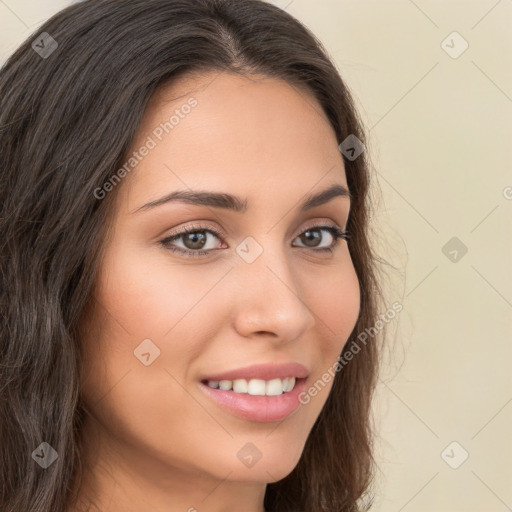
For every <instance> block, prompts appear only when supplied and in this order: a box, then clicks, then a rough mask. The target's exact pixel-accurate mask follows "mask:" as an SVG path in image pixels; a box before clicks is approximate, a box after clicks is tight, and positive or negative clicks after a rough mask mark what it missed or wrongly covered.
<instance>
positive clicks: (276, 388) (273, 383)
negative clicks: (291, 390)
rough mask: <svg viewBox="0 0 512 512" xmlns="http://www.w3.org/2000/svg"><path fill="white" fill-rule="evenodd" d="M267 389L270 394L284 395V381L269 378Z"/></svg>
mask: <svg viewBox="0 0 512 512" xmlns="http://www.w3.org/2000/svg"><path fill="white" fill-rule="evenodd" d="M265 391H266V393H267V395H269V396H276V395H282V394H283V391H284V383H283V381H282V380H281V379H272V380H269V381H268V382H267V386H266V389H265Z"/></svg>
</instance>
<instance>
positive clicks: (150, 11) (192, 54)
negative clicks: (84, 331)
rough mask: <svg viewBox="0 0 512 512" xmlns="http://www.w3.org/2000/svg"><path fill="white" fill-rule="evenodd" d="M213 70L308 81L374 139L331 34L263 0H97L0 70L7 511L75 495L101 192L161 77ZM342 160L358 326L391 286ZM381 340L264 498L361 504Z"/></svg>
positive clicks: (339, 120)
mask: <svg viewBox="0 0 512 512" xmlns="http://www.w3.org/2000/svg"><path fill="white" fill-rule="evenodd" d="M42 33H46V34H48V35H46V34H43V35H40V34H42ZM36 36H37V37H36ZM50 38H52V39H53V40H54V41H55V42H52V39H50ZM41 39H42V42H41ZM38 42H39V46H35V45H34V44H33V43H36V44H37V43H38ZM212 70H219V71H222V70H226V71H231V72H237V73H246V72H251V73H258V74H263V75H266V76H269V77H275V78H280V79H283V80H286V81H287V82H289V83H290V84H293V85H296V86H300V87H306V88H307V89H308V90H309V91H311V92H312V93H313V94H314V96H315V97H316V99H317V100H318V102H319V103H320V105H321V107H322V108H323V110H324V111H325V114H326V115H327V118H328V120H329V122H330V123H331V124H332V127H333V129H334V131H335V133H336V136H337V138H338V141H339V142H340V143H341V142H342V141H344V140H345V139H346V137H347V136H349V135H354V136H355V137H357V138H358V139H359V140H360V141H361V142H362V143H363V144H365V133H364V131H363V127H362V122H361V121H360V118H359V117H358V114H357V112H356V108H355V105H354V102H353V100H352V97H351V94H350V93H349V90H348V88H347V86H346V85H345V84H344V82H343V81H342V79H341V78H340V76H339V73H338V71H337V70H336V68H335V66H334V65H333V63H332V62H331V61H330V60H329V58H328V56H327V53H326V51H325V49H324V48H323V47H322V45H321V43H320V42H319V41H318V40H317V39H316V38H315V36H314V35H313V34H312V33H311V32H310V31H309V30H308V29H307V28H305V27H304V26H303V25H302V24H301V23H299V22H298V21H297V20H296V19H294V18H293V17H292V16H290V15H289V14H287V13H286V12H285V11H283V10H281V9H279V8H277V7H275V6H273V5H270V4H267V3H265V2H263V1H261V0H122V1H119V0H85V1H83V2H80V3H76V4H74V5H72V6H70V7H68V8H66V9H64V10H62V11H61V12H59V13H57V14H56V15H55V16H53V17H52V18H51V19H50V20H48V21H47V22H46V23H44V25H43V26H42V27H40V28H39V29H38V31H37V32H36V33H34V34H33V36H32V37H30V38H29V39H27V40H26V41H25V42H24V43H23V44H22V45H21V46H20V47H19V48H18V49H17V51H16V52H15V53H14V54H13V55H12V56H11V57H10V58H9V59H8V60H7V62H6V63H5V64H4V66H3V67H2V69H1V70H0V155H1V157H0V183H1V188H0V207H1V213H0V312H1V318H2V320H1V325H0V407H1V414H0V446H1V448H2V450H1V452H2V454H1V464H0V509H1V510H2V512H21V511H23V512H26V511H29V510H30V511H31V512H36V511H37V512H56V511H59V512H66V510H67V507H68V506H69V504H70V502H71V501H70V500H71V498H72V492H71V490H72V489H71V483H72V482H73V481H74V479H75V478H76V477H77V475H78V476H79V475H80V472H81V471H82V467H81V447H80V428H81V425H82V422H83V418H84V409H83V407H82V402H81V395H80V387H79V382H80V379H79V376H80V373H79V368H80V336H79V332H78V329H77V326H78V325H79V322H80V319H81V317H82V314H83V313H84V311H85V307H86V304H87V302H88V299H89V298H90V296H91V290H92V287H93V284H94V282H95V278H96V275H97V270H98V262H99V258H100V255H101V248H102V247H103V243H104V241H105V236H106V233H107V227H108V226H109V222H110V219H111V218H112V211H113V210H112V209H113V205H114V198H115V195H116V191H115V190H114V191H112V192H111V193H109V194H107V196H106V197H105V198H104V199H102V200H98V199H97V197H96V196H95V195H94V191H95V190H96V189H97V188H98V187H101V186H102V185H103V184H104V183H105V182H106V181H107V180H108V179H109V178H110V177H111V176H112V175H113V174H114V172H115V171H116V170H117V169H118V168H119V167H118V166H119V165H120V164H121V162H122V157H123V155H124V154H125V153H126V151H127V150H128V149H129V147H130V143H131V141H132V138H133V136H134V135H135V133H136V130H137V128H138V125H139V122H140V120H141V117H142V115H143V112H144V110H145V107H146V105H147V103H148V100H149V98H150V97H151V95H152V93H153V92H154V91H155V88H156V87H158V86H161V85H162V84H164V83H170V82H172V81H173V80H175V79H177V78H178V77H180V76H182V75H184V74H185V73H187V72H207V71H212ZM344 163H345V169H346V176H347V183H348V187H349V189H350V192H351V195H352V203H351V213H350V218H349V222H348V225H347V229H348V232H349V233H350V243H349V248H350V254H351V257H352V261H353V264H354V267H355V270H356V273H357V276H358V278H359V283H360V289H361V304H360V316H359V319H358V321H357V324H356V327H355V329H354V331H353V333H352V335H353V336H357V334H358V333H360V332H363V331H364V330H365V328H368V327H371V326H373V325H374V324H375V323H376V321H377V308H378V305H379V302H378V301H379V298H380V297H381V291H380V287H379V279H378V278H377V275H378V273H377V271H376V269H377V263H378V258H377V257H376V256H375V255H374V253H373V252H372V251H373V249H372V247H371V245H370V243H369V229H368V224H369V215H370V210H371V207H372V204H371V201H370V196H369V185H370V182H369V177H370V172H369V169H370V166H369V160H368V155H367V152H363V154H361V155H360V156H359V157H357V158H356V159H353V158H347V157H346V156H344ZM116 188H117V189H118V188H119V187H116ZM340 293H342V291H341V290H340ZM351 338H352V336H351ZM376 339H377V338H375V339H372V340H370V342H368V343H365V344H364V345H363V344H361V345H360V351H359V352H358V354H357V357H354V359H353V360H352V361H350V363H349V364H348V365H346V366H344V367H343V369H342V370H341V371H338V372H337V373H336V376H335V378H334V383H333V388H332V390H331V392H330V395H329V397H328V400H327V402H326V404H325V406H324V408H323V410H322V412H321V414H320V416H319V418H318V420H317V421H316V423H315V425H314V426H313V429H312V431H311V433H310V435H309V437H308V439H307V442H306V445H305V448H304V451H303V453H302V456H301V458H300V461H299V463H298V464H297V466H296V467H295V468H294V469H293V471H292V472H291V473H290V474H289V475H288V476H287V477H286V478H284V479H282V480H281V481H278V482H275V483H271V484H268V486H267V491H266V494H265V503H264V505H265V508H266V510H267V511H269V512H277V511H279V512H292V511H293V512H299V511H303V512H323V511H343V512H355V511H359V510H362V508H361V507H362V506H363V504H362V501H363V500H362V498H365V497H368V490H369V488H370V484H371V483H372V481H373V477H374V465H375V461H374V459H373V456H372V451H373V450H372V432H373V430H372V428H371V421H370V412H371V411H370V405H371V398H372V393H373V390H374V387H375V384H376V378H377V370H378V359H379V350H378V347H377V344H376V342H375V340H376ZM43 442H45V443H48V444H49V445H50V446H51V447H52V448H53V449H54V450H55V451H56V453H57V454H58V457H57V459H56V460H55V461H54V462H53V463H52V464H51V465H49V467H47V468H42V467H41V466H40V465H39V464H36V462H35V458H34V455H33V452H34V450H36V448H38V447H39V446H40V445H41V443H43ZM45 446H46V445H45ZM78 480H80V478H78ZM370 502H371V500H370Z"/></svg>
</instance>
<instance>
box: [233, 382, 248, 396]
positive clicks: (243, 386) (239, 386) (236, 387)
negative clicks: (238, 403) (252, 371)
mask: <svg viewBox="0 0 512 512" xmlns="http://www.w3.org/2000/svg"><path fill="white" fill-rule="evenodd" d="M233 391H234V392H235V393H247V381H246V380H245V379H236V380H234V381H233Z"/></svg>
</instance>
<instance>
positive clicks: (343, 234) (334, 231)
mask: <svg viewBox="0 0 512 512" xmlns="http://www.w3.org/2000/svg"><path fill="white" fill-rule="evenodd" d="M316 230H319V231H329V232H330V233H331V235H332V236H333V238H334V242H333V245H332V246H331V247H322V248H320V249H314V248H311V249H309V250H311V251H313V252H330V253H333V252H334V249H336V248H337V247H338V244H339V240H340V239H342V240H345V241H348V238H349V233H348V231H346V230H343V229H341V228H340V227H339V226H336V225H323V224H322V225H317V226H311V227H309V228H307V229H306V230H305V231H303V232H302V233H301V235H302V234H304V233H305V232H306V231H316ZM203 231H204V232H205V233H211V234H212V235H215V236H216V237H217V238H221V237H223V236H224V235H223V234H222V233H219V232H218V231H216V230H215V229H212V228H209V227H206V226H190V227H187V228H185V229H184V230H183V231H180V232H179V233H176V234H175V235H171V236H169V237H167V238H164V239H163V240H161V241H160V244H161V245H162V246H163V247H164V248H165V249H167V250H169V251H172V252H175V253H179V254H183V255H186V256H187V257H192V258H198V257H201V256H208V255H209V254H210V253H211V252H212V251H214V250H215V249H209V250H207V251H191V250H188V249H181V248H178V247H171V246H169V245H168V244H169V243H170V242H174V241H176V240H178V239H179V238H181V237H182V236H185V235H188V234H190V233H197V232H203ZM299 236H300V235H299ZM306 249H307V248H306Z"/></svg>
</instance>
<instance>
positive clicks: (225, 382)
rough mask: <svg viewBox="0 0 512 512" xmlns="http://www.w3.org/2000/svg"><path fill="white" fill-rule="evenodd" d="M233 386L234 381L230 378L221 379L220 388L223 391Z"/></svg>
mask: <svg viewBox="0 0 512 512" xmlns="http://www.w3.org/2000/svg"><path fill="white" fill-rule="evenodd" d="M232 387H233V382H232V381H230V380H221V381H220V382H219V389H222V390H223V391H229V390H230V389H231V388H232Z"/></svg>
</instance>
